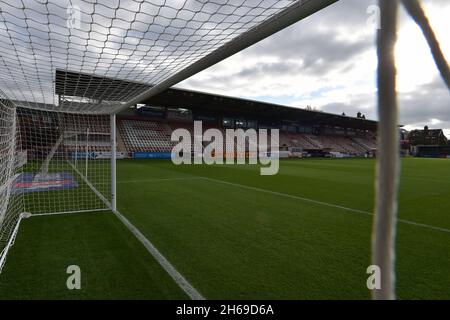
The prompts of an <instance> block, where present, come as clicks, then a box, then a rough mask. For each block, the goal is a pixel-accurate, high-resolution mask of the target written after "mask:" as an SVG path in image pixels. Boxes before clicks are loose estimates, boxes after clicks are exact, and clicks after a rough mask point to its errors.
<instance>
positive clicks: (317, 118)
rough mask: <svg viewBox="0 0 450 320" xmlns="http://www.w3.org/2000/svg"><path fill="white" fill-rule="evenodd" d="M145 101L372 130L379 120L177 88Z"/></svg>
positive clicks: (234, 114)
mask: <svg viewBox="0 0 450 320" xmlns="http://www.w3.org/2000/svg"><path fill="white" fill-rule="evenodd" d="M144 102H145V103H147V104H149V105H160V106H166V107H172V108H184V109H190V110H192V112H193V113H196V112H197V113H206V114H208V113H210V114H211V113H216V114H221V115H227V114H228V115H233V116H236V115H241V116H242V117H253V118H258V119H267V120H270V119H272V120H273V119H280V120H288V121H298V122H302V123H305V124H306V123H308V124H317V125H330V126H339V127H346V128H355V129H365V130H372V131H374V130H376V128H377V121H374V120H368V119H361V118H355V117H349V116H342V115H337V114H332V113H326V112H320V111H312V110H305V109H300V108H294V107H288V106H283V105H278V104H273V103H267V102H261V101H254V100H248V99H241V98H235V97H229V96H223V95H216V94H211V93H205V92H199V91H193V90H185V89H177V88H170V89H168V90H166V91H164V92H162V93H160V94H158V95H156V96H154V97H152V98H150V99H148V100H146V101H144Z"/></svg>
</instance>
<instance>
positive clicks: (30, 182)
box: [12, 172, 78, 194]
mask: <svg viewBox="0 0 450 320" xmlns="http://www.w3.org/2000/svg"><path fill="white" fill-rule="evenodd" d="M76 187H78V183H77V181H76V180H75V178H74V176H73V175H71V174H70V173H68V172H52V173H47V174H41V173H33V172H24V173H21V174H20V175H19V176H18V177H17V178H16V180H14V182H13V188H12V192H13V194H22V193H30V192H42V191H50V190H63V189H72V188H76Z"/></svg>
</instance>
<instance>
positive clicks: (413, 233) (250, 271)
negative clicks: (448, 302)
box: [119, 159, 450, 299]
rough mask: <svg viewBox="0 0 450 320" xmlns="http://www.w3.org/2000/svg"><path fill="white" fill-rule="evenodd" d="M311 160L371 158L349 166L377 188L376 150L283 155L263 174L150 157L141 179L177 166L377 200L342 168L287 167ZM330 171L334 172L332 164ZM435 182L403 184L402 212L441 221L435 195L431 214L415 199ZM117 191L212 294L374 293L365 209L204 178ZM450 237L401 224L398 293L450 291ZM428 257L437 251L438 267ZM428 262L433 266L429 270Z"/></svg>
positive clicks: (327, 196) (367, 203)
mask: <svg viewBox="0 0 450 320" xmlns="http://www.w3.org/2000/svg"><path fill="white" fill-rule="evenodd" d="M411 160H412V161H411ZM411 160H409V159H408V161H406V163H404V168H407V169H411V168H412V167H413V166H416V163H414V159H411ZM311 162H313V163H314V166H318V165H320V164H323V165H326V166H328V164H332V165H333V166H335V167H336V170H337V171H340V170H339V165H340V164H342V165H344V166H346V167H348V166H349V163H355V164H357V165H358V167H365V170H359V169H358V170H356V171H355V172H354V173H353V174H349V180H350V181H354V180H355V179H356V180H358V177H357V176H359V175H360V176H361V179H363V180H365V181H366V185H365V188H366V189H367V190H372V189H373V174H374V169H373V165H374V161H372V160H350V161H346V160H325V161H322V160H319V161H315V160H306V161H303V160H301V161H298V162H294V161H287V162H283V161H282V162H281V168H280V173H281V174H280V175H278V176H274V177H261V176H260V175H259V173H258V172H259V171H258V167H257V166H245V168H244V167H243V166H195V165H192V166H175V165H173V164H171V163H170V161H165V162H163V161H144V162H142V164H144V163H146V164H147V165H148V166H149V167H150V168H151V169H150V170H149V171H151V173H150V174H148V175H147V173H146V171H142V172H140V173H139V176H140V178H141V179H144V178H149V179H151V178H152V176H153V175H154V174H156V175H157V176H158V177H161V172H158V168H161V169H162V171H163V172H168V171H172V172H171V173H170V175H171V176H173V175H175V174H177V173H179V174H180V175H182V176H184V175H193V176H205V177H208V178H213V179H223V180H226V181H232V182H236V183H241V184H245V185H249V186H255V187H261V186H264V187H267V188H270V190H274V191H275V192H283V193H284V192H285V190H289V193H290V194H294V195H298V194H302V193H301V192H303V191H304V190H308V192H309V194H312V195H316V197H314V198H313V197H311V198H312V199H320V200H319V201H322V200H325V201H327V202H329V203H336V202H338V201H339V200H341V198H342V199H344V200H345V201H349V199H351V198H355V199H356V200H358V201H355V205H354V206H352V208H358V210H363V209H362V208H367V207H368V208H371V207H372V206H373V204H372V201H373V193H372V192H361V186H360V185H358V184H354V183H352V182H350V183H349V182H348V181H347V180H345V179H344V178H342V181H341V182H340V183H332V184H326V183H325V181H326V177H325V178H324V177H322V176H321V175H319V172H320V170H319V171H316V172H315V174H317V175H319V176H318V178H319V179H317V180H315V179H313V178H311V179H298V177H297V176H289V175H287V174H286V173H287V171H286V168H285V163H286V164H288V166H289V167H290V169H292V168H291V167H294V166H298V167H299V168H298V170H307V169H305V167H304V165H307V166H309V165H310V164H311ZM128 164H131V162H129V163H127V162H122V163H121V165H123V168H121V172H122V176H120V179H125V178H129V177H128V175H127V173H128V172H131V171H132V166H130V167H128ZM435 166H436V164H435V163H434V162H431V163H422V164H421V170H422V171H423V170H428V169H430V170H429V171H430V177H431V176H433V174H434V170H433V169H437V171H444V172H446V170H447V169H445V168H441V167H439V168H435ZM141 167H144V166H143V165H141ZM360 171H362V173H360ZM132 174H134V175H135V174H136V173H132ZM323 174H324V175H329V174H331V175H333V173H332V172H331V173H330V172H323ZM441 174H442V172H441ZM338 175H339V176H342V173H341V172H338ZM355 176H356V177H355ZM344 177H345V176H344ZM435 178H436V177H435ZM324 183H325V184H324ZM429 187H431V189H432V190H433V191H434V192H436V188H437V187H436V186H430V185H428V184H426V185H421V184H417V185H413V186H409V187H408V192H407V193H405V192H404V191H403V199H401V201H400V203H401V209H402V210H403V211H402V210H401V214H403V215H405V212H406V213H408V210H411V212H412V213H414V217H418V218H419V219H414V220H415V221H420V220H421V219H422V220H425V221H426V220H427V219H429V220H428V221H433V222H435V221H439V219H438V218H439V217H440V216H442V212H441V211H439V210H436V209H435V207H433V203H432V202H430V201H428V205H429V206H430V207H431V209H430V210H428V211H427V212H425V214H424V212H423V211H422V212H416V211H415V210H414V208H415V206H416V204H414V203H411V202H410V201H409V200H410V199H413V198H414V197H415V196H416V195H417V192H418V191H422V189H423V188H429ZM343 190H345V191H343ZM119 191H120V192H119V197H120V202H119V203H121V206H123V209H122V208H121V211H122V213H124V214H125V215H126V216H127V217H128V218H129V219H130V220H131V221H133V223H135V224H136V225H137V226H138V227H139V228H140V230H141V231H142V232H143V233H144V234H146V236H148V237H149V239H151V240H152V242H153V243H154V244H155V245H156V246H157V247H158V248H159V249H160V251H161V252H162V253H163V254H164V255H165V256H166V257H167V258H168V259H169V260H170V261H171V262H172V263H173V264H174V265H175V266H176V267H177V269H178V270H179V271H180V272H181V273H182V274H184V275H185V276H187V278H189V279H190V281H191V282H192V283H193V285H194V286H195V287H196V288H198V289H199V290H200V291H201V292H202V293H203V294H204V295H205V296H206V298H226V297H229V298H327V297H328V298H330V297H331V298H368V297H370V295H369V293H368V290H367V289H366V288H365V280H366V274H365V268H366V267H367V266H368V264H369V263H370V233H371V219H367V218H364V216H363V215H354V217H353V218H351V219H349V218H348V217H349V216H348V215H342V214H338V213H337V211H339V209H337V208H331V207H329V208H327V207H323V206H322V207H320V206H318V205H316V204H312V203H310V204H308V203H306V202H299V201H292V200H294V199H287V198H285V199H283V198H282V197H280V196H275V195H270V194H266V193H262V192H257V191H255V190H244V189H242V188H230V187H229V186H225V185H223V186H221V185H219V184H218V183H213V182H212V181H211V183H205V182H204V181H201V180H199V179H188V180H183V181H176V182H175V181H174V182H170V181H167V182H164V183H159V182H157V181H156V182H154V183H146V182H142V183H138V184H136V185H127V186H125V185H123V186H121V187H120V190H119ZM411 191H415V192H411ZM437 191H439V192H441V193H443V192H445V190H439V189H438V190H437ZM309 194H308V196H309ZM361 195H364V196H361ZM366 195H370V196H366ZM405 195H406V197H405ZM142 199H145V201H144V202H145V203H143V201H142ZM439 199H440V201H441V202H442V203H441V205H442V206H445V203H446V201H447V200H448V199H447V197H443V196H439ZM140 200H141V201H140ZM345 201H339V202H338V203H341V202H344V203H345ZM447 203H448V201H447ZM358 204H360V205H358ZM425 204H426V202H425V203H423V205H425ZM345 205H346V204H345ZM361 207H362V208H361ZM131 208H132V209H131ZM360 208H361V209H360ZM438 208H439V207H438ZM124 210H125V212H124ZM363 211H366V210H363ZM358 216H360V217H361V218H358ZM447 222H448V221H447ZM438 225H441V224H438ZM444 225H445V224H444ZM449 245H450V243H449V237H448V233H437V232H435V231H434V230H430V229H426V228H423V229H421V232H417V228H416V227H415V226H410V227H407V226H406V225H405V227H402V228H400V229H399V234H398V251H397V262H398V263H397V268H398V270H399V273H398V279H399V280H398V288H399V296H400V298H403V299H407V298H424V297H428V298H443V297H449V296H450V294H449V291H448V287H449V286H450V281H449V279H448V277H446V274H447V270H448V268H450V259H449V256H448V254H447V253H446V252H447V250H448V246H449ZM430 261H433V265H432V267H430ZM430 268H432V269H433V272H431V273H430V272H429V270H430Z"/></svg>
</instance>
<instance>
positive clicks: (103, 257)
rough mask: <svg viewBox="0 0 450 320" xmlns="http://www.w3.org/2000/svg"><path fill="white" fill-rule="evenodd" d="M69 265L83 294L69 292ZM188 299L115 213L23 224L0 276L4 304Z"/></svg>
mask: <svg viewBox="0 0 450 320" xmlns="http://www.w3.org/2000/svg"><path fill="white" fill-rule="evenodd" d="M69 265H78V266H79V267H80V269H81V290H69V289H68V288H67V287H66V280H67V278H68V277H69V274H67V273H66V269H67V267H68V266H69ZM187 298H188V297H187V296H186V295H185V294H184V292H183V291H182V290H181V289H180V288H179V287H178V286H177V285H176V284H175V282H174V281H173V280H172V279H171V278H170V277H169V276H168V275H167V273H166V272H165V271H164V270H163V269H162V268H161V266H160V265H159V264H158V263H157V262H156V261H155V260H154V259H153V257H152V256H151V255H150V254H149V253H148V252H147V251H146V250H145V248H144V247H143V246H142V245H141V243H139V241H138V240H137V239H136V238H135V237H134V236H133V235H132V234H131V233H130V232H129V231H128V230H127V229H126V228H125V227H124V226H123V224H122V223H121V222H120V221H119V220H118V219H117V218H116V217H115V216H114V215H113V214H112V213H111V212H107V213H103V212H96V213H79V214H71V215H56V216H40V217H32V218H29V219H25V220H23V221H22V224H21V226H20V230H19V233H18V235H17V238H16V241H15V244H14V246H13V247H12V249H11V251H10V253H9V256H8V259H7V261H6V264H5V266H4V268H3V272H2V273H1V274H0V299H187Z"/></svg>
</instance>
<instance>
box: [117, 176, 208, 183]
mask: <svg viewBox="0 0 450 320" xmlns="http://www.w3.org/2000/svg"><path fill="white" fill-rule="evenodd" d="M192 179H203V177H197V176H192V177H183V178H154V179H141V180H122V181H117V183H139V182H154V181H176V180H192Z"/></svg>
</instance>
